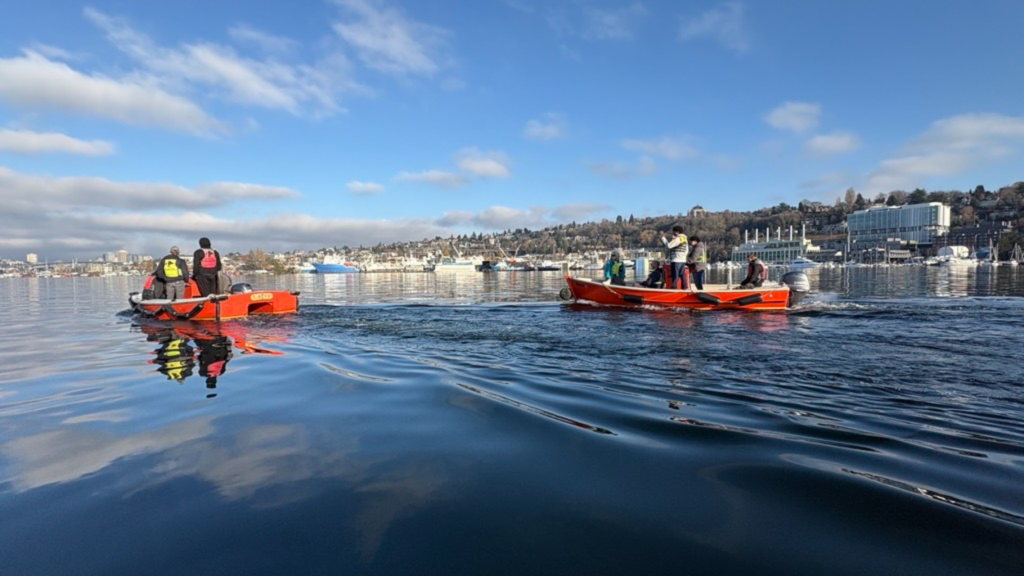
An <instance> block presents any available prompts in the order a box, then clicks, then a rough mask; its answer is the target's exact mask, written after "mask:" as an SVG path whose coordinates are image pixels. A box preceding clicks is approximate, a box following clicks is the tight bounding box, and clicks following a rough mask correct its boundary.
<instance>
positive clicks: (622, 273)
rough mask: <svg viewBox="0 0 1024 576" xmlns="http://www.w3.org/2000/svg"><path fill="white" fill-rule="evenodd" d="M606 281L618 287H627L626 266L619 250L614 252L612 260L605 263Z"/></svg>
mask: <svg viewBox="0 0 1024 576" xmlns="http://www.w3.org/2000/svg"><path fill="white" fill-rule="evenodd" d="M604 281H605V282H610V283H612V284H614V285H616V286H625V285H626V264H625V263H624V262H623V261H622V253H621V252H619V251H618V250H612V256H611V258H609V259H608V261H607V262H605V263H604Z"/></svg>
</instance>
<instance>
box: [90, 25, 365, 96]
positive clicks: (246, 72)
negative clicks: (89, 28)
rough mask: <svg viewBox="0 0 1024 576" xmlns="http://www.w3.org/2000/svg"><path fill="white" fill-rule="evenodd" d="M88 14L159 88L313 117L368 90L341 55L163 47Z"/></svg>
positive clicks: (245, 31) (249, 35)
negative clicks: (299, 61) (342, 97)
mask: <svg viewBox="0 0 1024 576" xmlns="http://www.w3.org/2000/svg"><path fill="white" fill-rule="evenodd" d="M85 16H86V17H87V18H88V19H89V20H90V21H92V22H93V23H94V24H95V25H96V26H98V27H99V28H101V29H102V30H103V31H104V32H105V33H106V36H107V39H108V40H109V41H110V42H111V43H112V44H114V46H116V47H117V48H118V49H119V50H121V51H122V52H124V53H125V54H126V55H128V56H129V57H131V58H133V59H134V60H136V61H137V62H138V63H139V64H141V65H142V66H143V67H144V68H145V70H146V71H147V78H148V80H149V81H150V82H151V83H154V84H158V85H164V86H169V87H174V88H177V89H181V90H184V89H187V88H192V87H197V86H202V87H206V88H210V89H213V93H212V94H213V95H214V96H215V97H219V98H221V99H224V100H227V101H230V102H234V103H238V104H243V105H247V106H256V107H262V108H268V109H280V110H285V111H287V112H290V113H292V114H296V115H299V114H304V113H309V114H311V115H313V116H327V115H331V114H334V113H337V112H343V111H344V109H343V108H342V107H341V106H339V105H338V103H337V101H336V97H337V95H338V94H339V93H340V92H343V91H346V90H351V91H362V90H364V89H363V88H362V87H361V86H359V85H358V83H356V82H355V81H353V80H352V79H351V77H350V76H351V74H350V65H349V63H348V61H347V60H346V59H345V57H344V55H342V54H331V55H329V56H327V57H325V58H324V59H323V60H322V61H321V62H319V63H317V64H316V65H293V64H288V63H284V62H280V61H277V60H275V59H273V58H264V59H259V60H255V59H251V58H244V57H242V56H240V55H239V54H237V53H236V51H235V50H234V49H233V48H231V47H228V46H221V45H217V44H212V43H195V44H185V45H183V46H181V47H180V48H177V49H173V48H164V47H161V46H157V45H155V44H154V43H153V41H152V40H150V39H149V38H148V37H146V36H145V35H143V34H141V33H139V32H137V31H135V30H134V29H133V28H132V27H131V26H129V25H128V24H127V23H126V22H125V21H123V20H122V19H119V18H114V17H111V16H108V15H106V14H104V13H102V12H100V11H98V10H96V9H93V8H86V9H85ZM234 30H235V33H234V36H235V37H236V38H237V37H238V36H239V35H240V34H241V35H242V36H244V39H245V40H247V41H251V40H253V39H255V38H257V37H258V38H260V40H261V41H263V42H264V43H267V42H271V43H273V42H277V43H279V44H282V43H286V40H285V39H282V38H278V37H274V36H271V35H269V34H264V33H261V32H259V31H256V30H253V29H251V28H242V29H237V28H236V29H234Z"/></svg>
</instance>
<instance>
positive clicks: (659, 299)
mask: <svg viewBox="0 0 1024 576" xmlns="http://www.w3.org/2000/svg"><path fill="white" fill-rule="evenodd" d="M565 281H566V283H567V284H568V292H569V295H568V296H569V297H568V298H565V299H567V300H575V301H585V302H592V303H595V304H602V305H605V306H626V307H634V306H660V307H665V308H691V309H694V310H785V309H786V308H787V307H789V299H790V298H789V297H790V288H789V286H786V285H785V284H782V285H773V286H764V287H761V288H753V289H749V290H747V289H739V288H736V289H728V288H727V287H726V286H724V285H722V286H717V285H716V286H706V288H707V289H705V290H702V291H699V292H697V291H690V290H664V289H657V288H644V287H641V286H613V285H609V284H604V283H602V282H597V281H594V280H588V279H586V278H572V277H570V276H566V277H565ZM564 292H565V291H563V298H564V297H565V294H564Z"/></svg>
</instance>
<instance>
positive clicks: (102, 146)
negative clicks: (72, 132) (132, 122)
mask: <svg viewBox="0 0 1024 576" xmlns="http://www.w3.org/2000/svg"><path fill="white" fill-rule="evenodd" d="M0 151H6V152H14V153H15V154H48V153H54V152H62V153H65V154H81V155H84V156H105V155H108V154H113V153H114V145H113V144H111V143H110V142H106V141H104V140H79V139H77V138H72V137H71V136H68V135H66V134H60V133H55V132H32V131H30V130H5V129H0Z"/></svg>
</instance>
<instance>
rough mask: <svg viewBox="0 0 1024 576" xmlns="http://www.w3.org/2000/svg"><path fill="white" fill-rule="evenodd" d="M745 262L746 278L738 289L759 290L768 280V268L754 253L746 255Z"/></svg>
mask: <svg viewBox="0 0 1024 576" xmlns="http://www.w3.org/2000/svg"><path fill="white" fill-rule="evenodd" d="M747 262H748V264H747V277H746V278H744V279H743V282H741V283H740V288H760V287H761V284H763V283H764V281H765V280H767V279H768V267H767V266H765V265H764V262H762V261H761V259H760V258H758V257H757V254H754V253H750V254H747Z"/></svg>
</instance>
